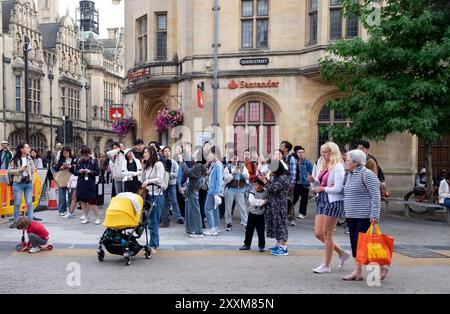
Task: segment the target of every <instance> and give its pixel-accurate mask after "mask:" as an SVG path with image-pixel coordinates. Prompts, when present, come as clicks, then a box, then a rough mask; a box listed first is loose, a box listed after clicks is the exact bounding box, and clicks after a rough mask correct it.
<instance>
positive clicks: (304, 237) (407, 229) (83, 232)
mask: <svg viewBox="0 0 450 314" xmlns="http://www.w3.org/2000/svg"><path fill="white" fill-rule="evenodd" d="M105 207H106V206H105ZM314 208H315V204H314V203H311V204H310V205H309V208H308V215H307V218H306V219H302V220H300V219H297V221H296V222H297V225H296V226H295V227H289V241H288V244H289V246H290V247H292V248H322V245H321V243H320V242H319V241H318V240H317V239H316V238H315V237H314V231H313V225H314ZM402 210H403V208H402V207H401V206H398V208H396V207H394V206H391V209H390V213H391V214H394V215H395V214H399V215H401V213H402ZM104 212H105V209H100V213H101V216H102V218H103V217H104ZM76 215H77V218H75V219H70V220H66V219H62V218H61V217H60V216H59V215H58V214H57V212H56V211H45V212H39V213H36V216H38V217H40V218H42V219H43V221H42V222H43V223H44V225H45V226H46V228H47V229H48V230H49V232H50V238H51V242H52V243H54V244H55V245H56V246H57V248H58V247H60V248H67V247H71V248H93V247H96V246H97V245H98V241H99V239H100V237H101V235H102V233H103V231H104V227H103V226H102V225H98V226H96V225H94V223H93V222H94V219H91V222H90V223H89V224H88V225H81V223H80V220H79V217H80V215H81V211H80V210H77V212H76ZM174 220H175V218H174V217H172V223H171V224H170V227H169V228H160V243H161V249H164V250H204V249H227V248H229V249H235V248H236V247H238V246H241V245H242V243H243V239H244V227H243V226H241V225H238V224H237V222H238V217H237V213H235V217H234V221H235V222H236V224H235V225H234V229H233V231H232V232H226V231H225V225H224V224H222V226H221V229H222V232H221V233H220V234H219V236H217V237H204V238H199V239H191V238H188V237H187V236H186V235H185V234H184V225H179V224H177V223H175V222H174ZM8 227H9V224H1V225H0V241H1V242H4V243H5V242H8V243H10V244H11V243H13V242H15V243H18V242H19V241H20V237H21V232H20V231H18V230H12V229H9V228H8ZM380 227H381V229H382V231H383V232H384V233H387V234H390V235H392V236H393V237H395V244H396V246H397V247H418V246H426V247H433V248H442V249H448V248H450V226H448V225H447V224H445V223H444V222H432V221H424V220H417V219H405V218H402V217H400V216H399V217H393V216H389V217H387V218H382V220H381V222H380ZM142 239H144V238H142ZM335 239H336V242H337V243H338V244H340V245H343V246H345V247H349V237H348V235H347V234H344V231H343V229H342V228H340V227H337V231H336V233H335ZM266 240H267V241H266V242H267V245H271V244H272V243H274V240H272V239H266ZM256 244H257V238H256V232H255V235H254V241H253V245H254V246H255V247H256ZM2 246H3V245H1V244H0V247H2ZM3 249H5V248H3Z"/></svg>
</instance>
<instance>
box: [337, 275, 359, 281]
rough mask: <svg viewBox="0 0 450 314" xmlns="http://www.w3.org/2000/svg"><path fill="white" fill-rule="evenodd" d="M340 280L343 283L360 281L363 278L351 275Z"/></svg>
mask: <svg viewBox="0 0 450 314" xmlns="http://www.w3.org/2000/svg"><path fill="white" fill-rule="evenodd" d="M342 280H344V281H362V280H363V277H362V276H358V275H356V274H354V273H351V274H350V275H347V276H345V277H342Z"/></svg>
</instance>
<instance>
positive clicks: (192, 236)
mask: <svg viewBox="0 0 450 314" xmlns="http://www.w3.org/2000/svg"><path fill="white" fill-rule="evenodd" d="M203 237H204V236H203V234H197V233H191V234H190V235H189V238H203Z"/></svg>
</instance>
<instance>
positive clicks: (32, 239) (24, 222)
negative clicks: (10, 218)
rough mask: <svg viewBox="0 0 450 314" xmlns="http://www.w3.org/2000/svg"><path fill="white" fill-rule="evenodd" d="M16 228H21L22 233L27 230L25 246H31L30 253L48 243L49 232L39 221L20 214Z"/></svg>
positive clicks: (37, 250)
mask: <svg viewBox="0 0 450 314" xmlns="http://www.w3.org/2000/svg"><path fill="white" fill-rule="evenodd" d="M17 229H19V230H22V231H23V233H24V234H25V231H27V234H28V240H29V242H28V245H27V247H31V249H30V250H29V252H30V253H36V252H39V251H40V250H41V248H43V247H45V246H47V245H48V235H49V233H48V231H47V229H45V227H44V226H43V225H42V224H41V223H39V222H37V221H32V220H30V219H28V218H27V217H25V216H22V217H20V218H19V220H17Z"/></svg>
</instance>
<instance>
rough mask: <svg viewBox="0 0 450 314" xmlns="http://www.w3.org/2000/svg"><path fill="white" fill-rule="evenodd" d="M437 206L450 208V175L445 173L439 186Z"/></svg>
mask: <svg viewBox="0 0 450 314" xmlns="http://www.w3.org/2000/svg"><path fill="white" fill-rule="evenodd" d="M439 204H441V205H444V206H445V207H447V208H450V173H447V174H446V175H445V179H444V180H442V181H441V183H440V184H439Z"/></svg>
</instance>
